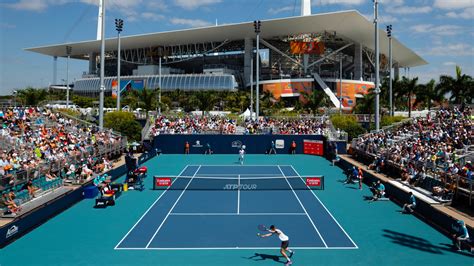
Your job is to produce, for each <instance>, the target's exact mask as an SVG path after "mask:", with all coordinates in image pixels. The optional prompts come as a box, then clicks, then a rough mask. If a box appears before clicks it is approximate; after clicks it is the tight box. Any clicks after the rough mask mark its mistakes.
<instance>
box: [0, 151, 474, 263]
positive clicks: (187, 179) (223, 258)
mask: <svg viewBox="0 0 474 266" xmlns="http://www.w3.org/2000/svg"><path fill="white" fill-rule="evenodd" d="M237 157H238V156H237V155H236V154H235V155H211V156H206V155H189V156H185V155H160V156H158V157H156V158H153V159H151V160H150V161H148V162H146V163H145V164H144V165H145V166H147V167H148V177H147V178H146V179H145V187H146V189H145V190H144V191H141V192H140V191H127V192H124V193H123V194H122V196H120V197H119V198H118V199H117V202H116V205H115V206H113V207H108V208H106V209H94V208H93V206H94V204H95V201H94V200H83V201H81V202H79V203H77V204H76V205H74V206H72V207H71V208H69V209H67V210H66V211H64V212H63V213H61V214H60V215H58V216H55V217H53V218H52V219H51V220H49V221H48V222H46V223H45V224H43V225H41V226H39V227H38V228H36V229H34V230H33V231H32V232H30V233H28V234H27V235H25V236H24V237H22V238H20V239H18V240H17V241H15V242H13V243H12V244H10V245H9V246H7V247H5V248H4V249H1V250H0V264H1V266H10V265H35V266H36V265H68V266H69V265H170V266H171V265H172V266H187V265H206V266H209V265H211V266H214V265H216V266H217V265H226V266H244V265H245V266H247V265H255V266H267V265H268V266H272V265H283V263H284V262H285V261H286V260H285V259H284V258H283V257H282V256H281V255H280V254H279V250H277V249H278V248H279V246H280V241H279V239H278V237H276V236H273V237H269V238H263V239H262V238H259V237H257V236H256V233H257V232H259V231H258V229H257V226H258V225H259V224H265V225H267V226H268V225H271V224H275V225H276V226H277V227H278V228H280V229H281V230H282V231H283V232H285V234H287V235H288V236H289V237H290V247H291V248H294V249H297V250H296V253H295V255H294V256H293V257H292V260H293V265H304V266H310V265H335V266H336V265H337V266H338V265H364V266H365V265H430V266H431V265H443V266H444V265H463V266H464V265H466V266H472V260H473V257H472V256H470V255H468V254H460V253H458V252H456V251H455V250H453V249H452V247H451V240H450V239H449V238H448V237H446V236H444V235H443V234H441V233H440V232H438V231H436V230H435V229H434V228H432V227H430V226H429V225H427V224H426V223H424V222H423V221H421V220H420V219H418V218H417V217H415V216H412V215H402V214H400V213H399V210H400V208H401V207H400V206H398V205H396V204H395V203H393V202H390V201H384V202H375V203H368V202H367V201H364V197H365V196H368V195H371V193H370V191H369V189H368V188H367V187H364V188H363V190H362V191H360V190H359V189H358V187H357V186H356V185H344V184H343V183H342V182H341V180H344V174H343V171H342V169H340V168H338V167H333V166H331V163H330V162H328V161H327V160H326V159H324V158H321V157H317V156H307V155H276V156H275V155H271V156H269V155H252V154H251V155H247V156H246V161H245V164H244V166H243V167H241V166H239V165H238V164H237V159H238V158H237ZM199 166H201V167H200V168H199ZM278 166H279V167H278ZM198 168H199V170H198ZM280 169H281V171H280ZM154 175H157V176H160V177H175V178H172V180H174V183H173V186H171V187H169V189H168V190H166V189H160V190H156V189H153V184H154V180H153V176H154ZM317 175H324V183H325V184H324V185H325V186H324V190H314V189H313V190H311V189H308V188H306V187H305V184H304V182H303V181H301V178H300V177H302V178H303V180H304V179H305V178H306V177H311V176H317ZM193 176H194V177H193ZM239 176H240V178H239ZM212 178H217V179H212ZM191 179H192V180H191ZM239 179H240V181H239ZM248 179H251V181H248ZM268 179H269V180H268ZM273 179H276V180H273ZM123 180H124V178H121V179H119V180H118V181H123ZM223 180H224V181H223ZM286 180H288V182H287V181H286ZM260 181H261V182H260ZM177 182H178V183H177ZM239 182H241V184H242V186H238V184H239ZM288 183H290V185H291V187H290V185H289V184H288ZM236 184H237V187H238V188H241V189H240V192H239V189H237V190H235V189H234V187H235V186H236ZM254 184H257V189H254V190H247V189H245V186H246V185H247V186H252V185H254ZM226 185H229V186H230V187H231V188H232V189H223V187H224V186H226ZM186 186H188V187H187V188H186ZM185 188H186V189H185ZM292 188H293V189H292ZM239 193H240V196H239ZM313 193H314V194H313ZM296 196H298V198H297V197H296ZM316 196H317V197H316ZM298 199H299V201H301V204H300V202H299V201H298ZM239 202H240V203H239ZM173 206H174V207H173ZM302 206H303V207H304V209H306V212H307V214H306V213H305V211H304V209H303V207H302ZM325 207H326V208H325ZM326 209H327V210H326ZM275 213H276V214H277V215H272V214H275ZM289 213H291V214H289ZM168 214H169V215H168ZM247 214H248V215H247ZM259 214H262V215H259ZM331 215H332V216H333V217H334V219H333V217H332V216H331ZM166 216H168V218H166ZM165 218H166V219H165ZM310 219H311V220H312V221H313V222H314V225H315V226H314V227H313V225H312V223H311V221H310ZM336 221H337V222H338V223H339V225H340V226H339V225H338V224H337V222H336ZM160 225H161V228H160ZM315 228H317V230H318V231H319V234H318V233H317V231H316V229H315ZM343 229H344V231H345V232H346V233H347V234H346V233H344V231H343ZM351 239H352V240H353V241H351ZM323 240H324V242H325V243H326V245H327V248H326V246H325V244H324V243H323ZM147 246H148V248H147ZM237 247H239V248H237ZM25 254H28V255H26V256H25Z"/></svg>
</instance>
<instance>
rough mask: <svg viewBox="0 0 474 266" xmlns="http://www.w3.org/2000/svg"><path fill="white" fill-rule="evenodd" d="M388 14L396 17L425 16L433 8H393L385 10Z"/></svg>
mask: <svg viewBox="0 0 474 266" xmlns="http://www.w3.org/2000/svg"><path fill="white" fill-rule="evenodd" d="M386 10H387V12H388V13H393V14H398V15H412V14H426V13H430V12H431V11H432V10H433V8H431V7H430V6H394V7H389V8H387V9H386Z"/></svg>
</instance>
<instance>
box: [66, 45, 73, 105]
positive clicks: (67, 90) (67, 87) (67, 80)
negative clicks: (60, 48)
mask: <svg viewBox="0 0 474 266" xmlns="http://www.w3.org/2000/svg"><path fill="white" fill-rule="evenodd" d="M71 51H72V47H71V46H66V54H67V62H66V108H68V109H69V59H70V58H71Z"/></svg>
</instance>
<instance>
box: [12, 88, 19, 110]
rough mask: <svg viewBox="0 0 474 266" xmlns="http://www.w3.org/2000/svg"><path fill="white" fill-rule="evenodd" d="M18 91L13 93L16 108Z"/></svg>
mask: <svg viewBox="0 0 474 266" xmlns="http://www.w3.org/2000/svg"><path fill="white" fill-rule="evenodd" d="M17 93H18V91H16V90H14V91H13V98H14V101H15V108H16V95H17Z"/></svg>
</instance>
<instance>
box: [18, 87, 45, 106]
mask: <svg viewBox="0 0 474 266" xmlns="http://www.w3.org/2000/svg"><path fill="white" fill-rule="evenodd" d="M16 98H17V99H16V100H17V101H18V102H21V103H22V104H23V105H27V106H37V105H38V104H39V103H40V102H42V101H45V100H46V99H47V98H48V91H47V90H46V89H35V88H32V87H28V88H26V89H23V90H19V91H18V92H17V97H16Z"/></svg>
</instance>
